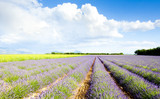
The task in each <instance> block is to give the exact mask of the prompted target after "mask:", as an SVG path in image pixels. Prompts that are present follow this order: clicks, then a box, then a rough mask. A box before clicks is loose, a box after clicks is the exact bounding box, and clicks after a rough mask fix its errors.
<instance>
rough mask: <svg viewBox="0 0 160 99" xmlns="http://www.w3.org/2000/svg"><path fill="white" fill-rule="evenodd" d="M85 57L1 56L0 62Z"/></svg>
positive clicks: (48, 55)
mask: <svg viewBox="0 0 160 99" xmlns="http://www.w3.org/2000/svg"><path fill="white" fill-rule="evenodd" d="M77 56H83V55H76V54H75V55H65V54H54V55H53V54H1V55H0V62H13V61H24V60H39V59H53V58H67V57H77Z"/></svg>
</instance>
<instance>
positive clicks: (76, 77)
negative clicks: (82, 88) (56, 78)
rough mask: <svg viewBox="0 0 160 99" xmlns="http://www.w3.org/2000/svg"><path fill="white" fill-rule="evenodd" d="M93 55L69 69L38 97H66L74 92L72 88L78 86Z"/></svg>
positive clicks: (92, 59)
mask: <svg viewBox="0 0 160 99" xmlns="http://www.w3.org/2000/svg"><path fill="white" fill-rule="evenodd" d="M93 61H94V57H90V59H89V60H88V61H87V62H85V63H83V64H81V65H80V66H79V67H78V68H76V69H75V70H73V71H71V72H70V73H69V74H68V76H66V77H65V78H64V79H63V80H61V81H60V82H59V83H57V84H56V85H54V86H53V87H52V88H51V89H50V90H48V91H46V92H44V93H43V94H41V95H40V96H39V97H41V98H44V99H66V98H69V97H71V96H72V95H73V94H74V90H75V89H76V88H77V87H78V86H79V84H80V82H81V81H83V80H84V79H85V77H86V75H87V73H88V72H89V69H90V68H91V66H92V65H93Z"/></svg>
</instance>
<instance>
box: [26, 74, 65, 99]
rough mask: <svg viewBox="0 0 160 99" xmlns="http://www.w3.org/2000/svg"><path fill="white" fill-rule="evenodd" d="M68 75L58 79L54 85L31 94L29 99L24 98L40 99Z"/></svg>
mask: <svg viewBox="0 0 160 99" xmlns="http://www.w3.org/2000/svg"><path fill="white" fill-rule="evenodd" d="M66 76H67V74H64V75H63V76H62V77H60V78H58V79H57V80H56V81H54V82H53V83H51V84H50V85H48V86H45V87H43V88H41V89H39V90H37V91H36V92H34V93H31V94H29V95H28V97H26V98H24V99H38V97H39V96H40V95H41V94H42V93H43V92H45V91H47V90H49V89H50V88H52V87H53V86H54V85H55V84H57V83H58V82H59V81H61V80H62V79H63V78H64V77H66Z"/></svg>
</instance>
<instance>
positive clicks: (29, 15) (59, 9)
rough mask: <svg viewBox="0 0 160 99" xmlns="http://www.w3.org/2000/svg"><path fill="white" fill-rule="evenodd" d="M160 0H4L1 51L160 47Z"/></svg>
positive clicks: (1, 4)
mask: <svg viewBox="0 0 160 99" xmlns="http://www.w3.org/2000/svg"><path fill="white" fill-rule="evenodd" d="M159 5H160V1H159V0H38V1H37V0H21V1H19V0H1V1H0V54H17V53H49V52H52V51H60V52H71V51H76V50H78V51H81V52H106V53H107V52H109V53H112V52H113V53H114V52H123V53H126V54H133V53H134V51H135V50H136V49H143V48H145V49H148V48H154V47H157V46H160V42H159V37H160V12H159V11H160V7H159Z"/></svg>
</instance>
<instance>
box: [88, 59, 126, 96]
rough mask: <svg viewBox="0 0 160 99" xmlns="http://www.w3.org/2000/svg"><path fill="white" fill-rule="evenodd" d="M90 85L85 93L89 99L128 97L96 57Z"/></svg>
mask: <svg viewBox="0 0 160 99" xmlns="http://www.w3.org/2000/svg"><path fill="white" fill-rule="evenodd" d="M91 79H92V81H91V86H90V88H89V90H88V93H87V98H89V99H94V98H95V99H128V97H127V96H126V95H125V94H124V92H122V90H121V89H120V88H119V87H118V86H117V84H116V83H115V81H114V80H113V78H112V77H111V76H110V74H109V73H108V72H107V71H106V69H105V67H104V65H103V64H102V63H101V62H100V60H99V59H98V58H97V59H96V61H95V65H94V68H93V74H92V78H91Z"/></svg>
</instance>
